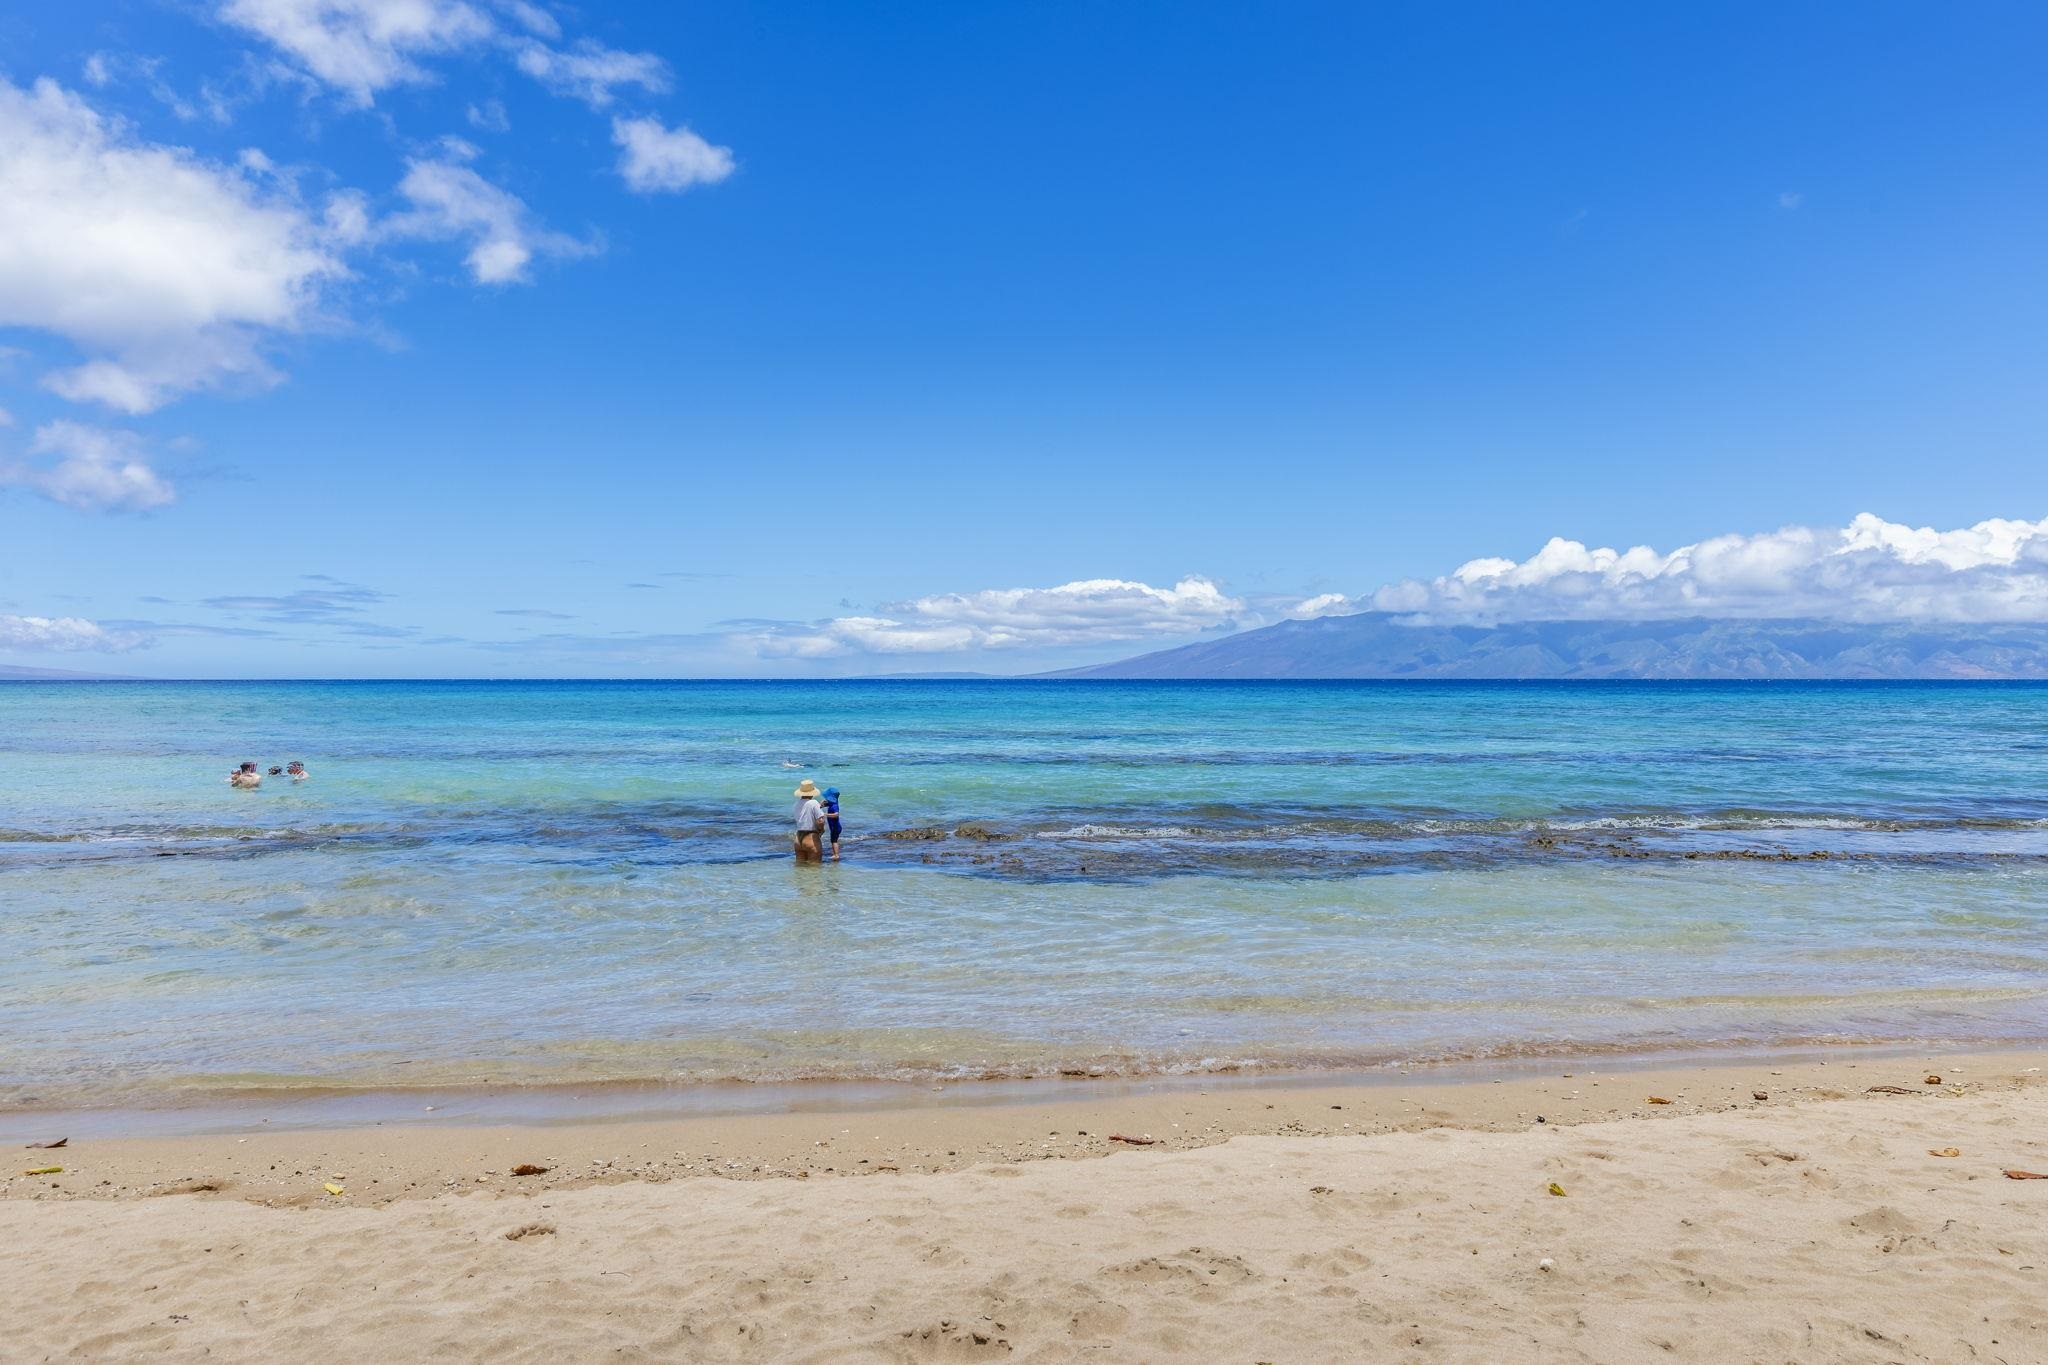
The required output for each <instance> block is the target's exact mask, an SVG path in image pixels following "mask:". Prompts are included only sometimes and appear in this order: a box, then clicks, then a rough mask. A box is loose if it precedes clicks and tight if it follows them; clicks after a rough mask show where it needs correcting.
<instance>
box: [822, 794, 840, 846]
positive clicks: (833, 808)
mask: <svg viewBox="0 0 2048 1365" xmlns="http://www.w3.org/2000/svg"><path fill="white" fill-rule="evenodd" d="M825 826H826V828H827V829H830V830H831V831H832V842H833V843H835V844H836V843H838V842H839V803H838V802H837V801H827V802H826V803H825Z"/></svg>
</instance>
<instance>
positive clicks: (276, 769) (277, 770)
mask: <svg viewBox="0 0 2048 1365" xmlns="http://www.w3.org/2000/svg"><path fill="white" fill-rule="evenodd" d="M283 771H284V769H282V768H279V767H276V766H273V767H272V768H271V770H270V775H271V776H272V777H276V776H277V775H278V774H280V773H282V772H283Z"/></svg>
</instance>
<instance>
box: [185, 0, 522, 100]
mask: <svg viewBox="0 0 2048 1365" xmlns="http://www.w3.org/2000/svg"><path fill="white" fill-rule="evenodd" d="M218 12H219V14H220V17H221V18H222V19H223V20H225V21H226V22H227V23H230V24H233V25H235V26H236V27H237V28H241V29H245V30H247V31H248V32H250V33H254V34H256V35H257V36H258V37H261V38H263V39H265V40H267V41H268V42H270V43H271V44H273V45H274V46H276V47H277V48H278V49H279V50H281V51H282V52H284V53H285V54H286V55H287V56H288V57H290V58H292V59H293V60H295V61H296V62H297V63H298V64H299V65H300V66H301V67H303V68H304V69H305V70H306V71H308V72H310V73H311V74H313V75H314V76H317V77H318V78H319V79H321V80H323V81H325V82H327V83H328V84H329V85H332V86H335V87H337V88H338V89H340V90H342V91H343V92H345V93H346V94H347V95H348V97H349V99H350V100H351V101H352V102H354V103H355V104H357V105H359V106H362V107H365V108H367V107H368V106H369V105H371V104H372V103H374V102H375V100H376V95H377V92H378V91H380V90H384V89H388V88H389V87H391V86H394V85H401V84H414V83H418V82H421V81H425V80H427V79H429V76H428V73H427V71H426V70H425V69H424V68H423V67H421V66H420V64H419V62H418V60H417V59H418V58H420V57H427V56H434V55H438V54H442V53H447V52H455V51H459V50H461V49H463V48H467V47H471V46H474V45H476V44H478V43H481V42H483V41H484V40H485V39H488V38H490V37H492V36H493V35H494V34H495V33H496V31H497V26H496V25H495V24H493V23H492V22H491V20H490V19H489V17H488V16H486V15H485V14H484V13H483V12H482V11H480V10H478V9H477V8H476V7H475V6H473V5H470V4H467V3H464V0H223V3H222V4H221V6H220V9H219V11H218Z"/></svg>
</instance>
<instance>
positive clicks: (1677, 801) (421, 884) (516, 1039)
mask: <svg viewBox="0 0 2048 1365" xmlns="http://www.w3.org/2000/svg"><path fill="white" fill-rule="evenodd" d="M242 758H250V759H253V760H256V761H257V762H259V763H261V764H263V765H264V766H265V767H268V766H270V765H271V764H273V763H283V762H285V761H286V760H288V759H292V758H301V759H304V760H305V761H306V763H307V764H308V765H309V766H310V767H311V768H312V770H313V772H314V777H313V779H312V780H311V781H310V782H308V783H306V784H304V785H303V786H297V787H294V786H291V785H290V784H286V783H283V782H281V781H280V780H278V779H271V780H269V781H267V782H266V784H265V786H264V787H263V789H262V790H260V791H256V792H239V791H233V790H230V789H229V788H228V787H227V786H226V785H225V783H224V782H223V780H222V778H223V777H224V775H225V772H226V770H227V768H228V767H229V766H230V764H231V763H233V762H234V761H237V760H239V759H242ZM785 763H797V764H801V765H803V766H802V768H800V769H797V768H785V767H784V766H783V764H785ZM805 776H810V777H814V778H816V779H817V780H818V781H819V782H820V783H821V784H823V785H835V786H838V787H840V788H842V789H843V790H844V792H845V801H846V812H847V820H848V826H849V834H850V841H849V843H848V845H847V861H846V862H845V863H843V864H842V865H840V866H838V867H827V868H798V867H795V866H793V865H792V864H791V862H790V860H789V857H788V851H787V850H788V836H787V832H786V825H787V815H788V809H789V796H790V790H791V788H792V787H793V786H794V784H795V781H796V780H797V779H799V778H801V777H805ZM0 926H4V928H5V930H6V931H7V933H8V938H9V943H10V949H11V950H10V952H9V953H8V954H6V955H5V957H4V958H0V1100H5V1101H10V1102H15V1103H21V1102H25V1101H28V1100H31V1099H33V1100H35V1101H37V1102H42V1103H50V1102H113V1103H119V1102H126V1101H129V1100H139V1099H149V1098H156V1097H162V1096H164V1095H166V1094H170V1093H192V1092H216V1091H220V1090H227V1089H234V1088H237V1087H247V1086H260V1085H283V1086H313V1085H345V1086H362V1087H371V1088H375V1087H385V1086H393V1085H442V1084H462V1083H468V1082H479V1081H513V1082H530V1083H553V1082H585V1081H589V1080H592V1079H598V1078H604V1079H620V1080H667V1081H677V1082H695V1081H710V1080H718V1079H729V1078H745V1079H754V1080H770V1079H797V1078H813V1077H819V1078H822V1077H849V1078H850V1077H883V1078H904V1079H926V1078H932V1077H958V1076H981V1075H1004V1076H1029V1075H1041V1074H1053V1073H1058V1072H1062V1071H1068V1072H1072V1071H1080V1072H1091V1071H1094V1072H1110V1073H1142V1072H1152V1071H1198V1070H1207V1069H1216V1068H1224V1067H1262V1066H1263V1067H1359V1066H1373V1065H1379V1064H1385V1063H1396V1062H1400V1063H1407V1062H1416V1061H1427V1060H1433V1059H1452V1058H1473V1057H1496V1056H1501V1057H1505V1056H1517V1055H1536V1054H1544V1053H1560V1054H1571V1053H1580V1052H1588V1051H1595V1052H1606V1051H1631V1050H1667V1049H1672V1048H1707V1047H1720V1046H1768V1045H1773V1044H1781V1043H1794V1042H1807V1041H1816V1040H1836V1039H1840V1040H1885V1041H1909V1040H1910V1041H1914V1042H1971V1043H1982V1042H1999V1041H2037V1040H2041V1039H2043V1038H2048V688H2044V687H2033V686H2028V685H2005V684H1977V685H1940V684H1912V685H1758V684H1730V685H1697V686H1694V685H1670V684H1662V685H1627V684H1619V685H1544V684H1498V685H1495V684H1186V683H1181V684H1094V683H1043V684H1039V683H971V682H893V683H814V684H791V683H747V684H711V683H699V684H645V683H618V684H603V683H595V684H580V683H579V684H560V683H506V684H475V683H445V684H419V683H349V684H314V683H292V684H203V683H193V684H40V683H36V684H26V683H25V684H10V685H5V686H0Z"/></svg>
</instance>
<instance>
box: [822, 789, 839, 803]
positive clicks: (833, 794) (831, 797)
mask: <svg viewBox="0 0 2048 1365" xmlns="http://www.w3.org/2000/svg"><path fill="white" fill-rule="evenodd" d="M825 799H826V800H827V801H837V800H838V799H839V788H837V787H827V788H825Z"/></svg>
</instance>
